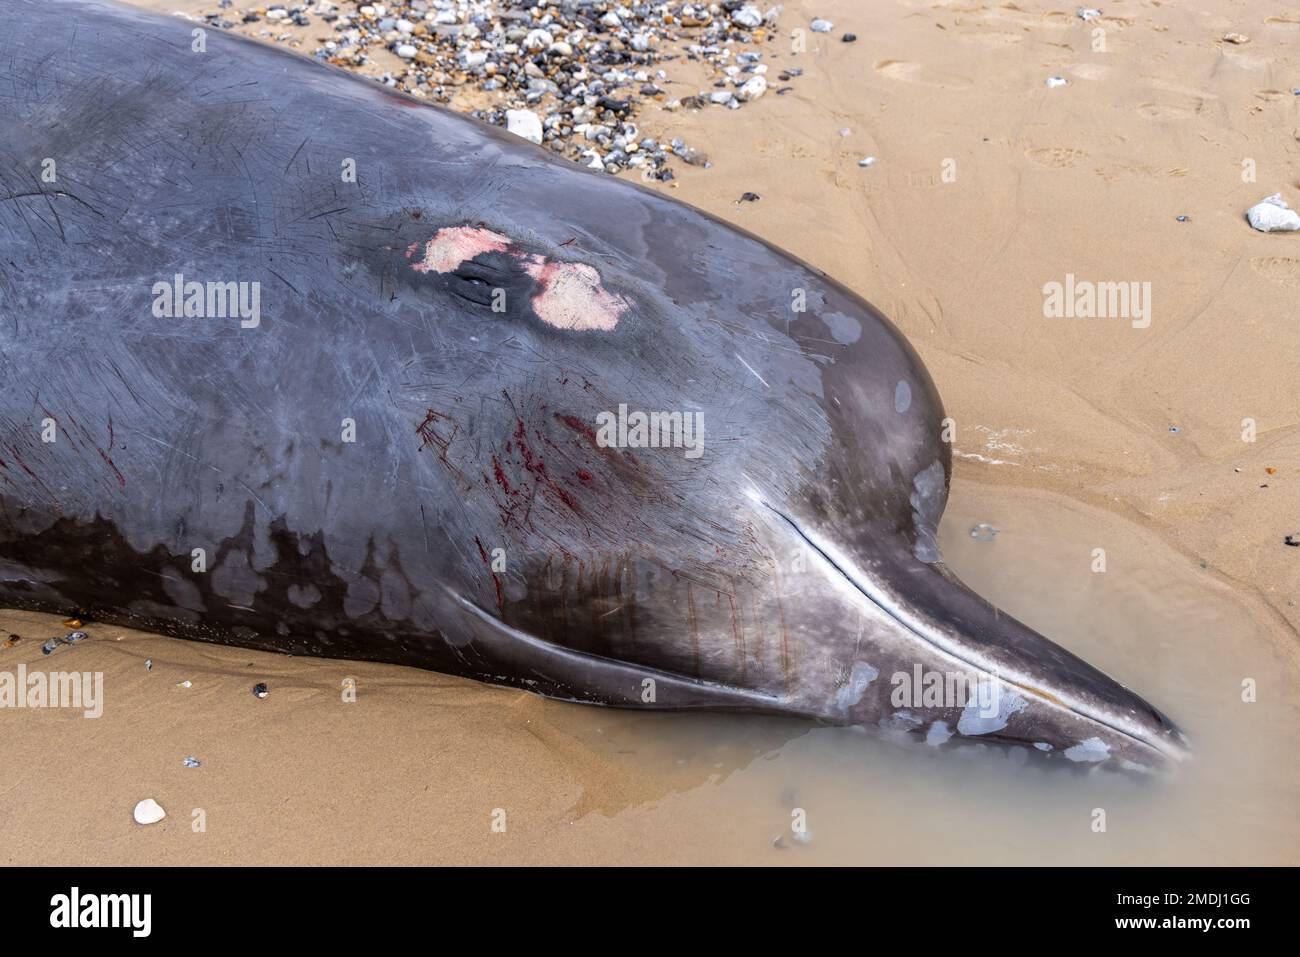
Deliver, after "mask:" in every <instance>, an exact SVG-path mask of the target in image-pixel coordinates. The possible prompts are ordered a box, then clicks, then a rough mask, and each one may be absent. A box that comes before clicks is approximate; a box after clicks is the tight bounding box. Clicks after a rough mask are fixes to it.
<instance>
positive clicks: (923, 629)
mask: <svg viewBox="0 0 1300 957" xmlns="http://www.w3.org/2000/svg"><path fill="white" fill-rule="evenodd" d="M760 501H761V503H762V504H763V505H764V506H765V507H766V508H768V509H770V510H771V511H772V512H773V513H774V514H775V515H777V516H778V517H779V518H780V519H781V520H782V521H784V522H785V523H786V524H787V525H789V526H790V527H791V528H792V529H794V532H795V534H796V535H798V536H799V538H800V539H802V540H803V542H804V543H805V544H806V545H807V546H808V547H809V548H811V549H812V550H813V551H814V552H815V553H816V554H817V555H819V556H820V557H821V558H822V559H823V560H824V561H825V562H826V563H827V564H828V565H830V566H831V568H833V569H835V571H836V572H837V573H838V574H839V575H840V576H842V577H843V579H844V580H845V581H846V582H847V583H848V584H849V585H850V586H851V587H852V588H853V589H854V590H855V591H857V592H858V593H859V594H860V595H861V596H862V597H864V598H866V599H867V601H869V602H870V603H871V604H872V605H874V606H875V607H876V608H878V609H879V610H880V611H882V612H883V613H884V614H885V615H887V616H888V617H889V618H890V619H892V620H893V621H894V622H895V623H896V624H898V625H899V626H900V627H902V628H904V629H905V630H906V631H908V632H910V633H911V634H912V635H914V636H915V637H916V638H918V639H920V640H921V641H922V642H924V643H925V644H927V645H930V646H931V647H933V648H935V649H937V650H939V651H941V652H943V653H944V654H947V655H951V656H952V657H954V658H956V659H957V660H958V661H960V662H962V663H963V664H966V665H969V666H970V667H972V668H975V669H977V670H978V671H981V672H984V673H987V674H990V675H992V676H993V677H994V678H996V679H998V680H999V681H1004V682H1006V683H1007V684H1009V685H1012V686H1013V687H1015V688H1018V689H1020V690H1022V691H1025V692H1027V693H1028V694H1030V695H1032V696H1033V697H1035V698H1037V699H1039V700H1041V701H1044V702H1046V703H1047V704H1048V705H1050V706H1055V707H1058V708H1060V709H1062V710H1065V711H1068V712H1070V713H1071V714H1075V715H1078V716H1079V717H1081V718H1084V719H1086V720H1088V721H1092V722H1094V723H1096V724H1099V725H1101V726H1102V727H1104V728H1107V729H1109V730H1111V731H1113V732H1115V733H1116V734H1119V735H1122V736H1124V737H1126V738H1128V739H1130V740H1132V741H1134V742H1136V743H1137V744H1140V745H1142V746H1143V747H1145V748H1148V749H1150V750H1152V751H1155V752H1157V753H1158V754H1161V755H1163V756H1165V757H1167V758H1171V759H1173V760H1175V761H1181V760H1182V759H1183V757H1184V754H1183V753H1182V752H1180V751H1178V750H1176V749H1175V748H1173V747H1172V746H1170V745H1167V744H1166V743H1165V742H1163V741H1160V740H1159V739H1158V738H1157V739H1151V738H1148V737H1145V736H1143V735H1141V734H1139V733H1134V732H1133V731H1130V730H1127V729H1126V728H1123V727H1120V726H1118V725H1116V724H1115V723H1113V722H1111V721H1108V720H1106V718H1105V717H1102V716H1100V715H1098V714H1096V713H1094V712H1093V711H1092V710H1091V709H1089V708H1087V707H1086V706H1084V705H1082V704H1080V703H1079V702H1077V701H1069V700H1066V699H1065V698H1063V697H1061V696H1058V695H1057V694H1054V693H1052V692H1047V691H1043V690H1041V689H1039V688H1038V687H1037V686H1036V685H1035V684H1034V683H1033V682H1031V681H1029V680H1028V679H1026V678H1024V677H1022V676H1019V675H1014V676H1012V675H1007V674H1004V673H1001V672H1000V671H998V670H996V669H994V668H992V667H990V666H989V665H988V664H987V663H985V662H981V661H979V660H978V659H976V660H972V658H971V657H969V656H967V655H964V654H962V653H960V651H959V650H958V649H957V648H956V647H954V644H955V643H954V642H952V641H951V640H945V639H944V638H943V637H942V636H940V635H939V634H938V633H937V631H936V629H934V628H933V627H931V626H928V625H927V624H926V623H925V622H923V621H921V620H918V619H917V618H915V617H914V616H911V615H908V614H907V613H906V612H905V611H904V610H903V609H901V608H899V607H898V606H897V604H896V603H895V602H893V601H891V600H890V597H889V596H888V594H887V593H885V592H884V591H883V590H881V589H877V588H873V587H872V585H871V584H870V580H869V578H868V577H867V576H866V575H863V574H861V573H860V572H859V573H856V574H855V571H856V569H855V568H854V566H853V565H851V564H850V562H849V561H848V560H846V559H837V558H836V557H835V556H834V555H832V554H831V553H830V551H829V549H828V548H827V547H826V546H824V545H822V544H821V543H819V542H818V541H816V540H815V539H814V538H813V537H812V536H811V535H810V534H809V533H807V532H806V531H804V529H803V528H802V527H801V526H800V525H799V523H798V522H796V521H795V520H794V519H793V518H792V517H790V516H789V515H787V514H786V513H785V512H783V511H782V510H781V509H779V508H777V507H776V506H775V505H773V504H772V503H771V502H768V501H766V500H764V499H760ZM1044 640H1047V639H1044ZM1112 680H1113V679H1112Z"/></svg>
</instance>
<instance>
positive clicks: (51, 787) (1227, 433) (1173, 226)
mask: <svg viewBox="0 0 1300 957" xmlns="http://www.w3.org/2000/svg"><path fill="white" fill-rule="evenodd" d="M178 5H179V4H165V5H164V6H167V7H173V6H178ZM194 6H195V7H197V8H199V9H204V10H206V9H207V8H206V7H205V6H203V5H201V4H196V5H194ZM1074 6H1075V5H1073V4H1072V5H1070V6H1068V7H1064V6H1060V7H1058V6H1054V5H1052V4H1048V3H1019V4H1007V5H1001V6H994V5H988V6H984V5H978V4H973V5H967V4H961V5H945V4H932V3H920V2H917V3H898V2H890V3H885V4H879V5H870V6H867V5H863V4H858V3H854V2H851V0H824V2H819V3H818V4H817V6H816V9H815V12H816V14H817V15H818V16H823V17H826V18H828V19H830V20H832V21H834V22H835V24H836V32H835V33H834V34H832V35H830V36H829V37H827V36H823V35H818V34H808V49H807V51H806V52H804V53H800V54H794V53H793V52H790V51H789V50H788V49H787V50H776V51H775V52H777V53H779V54H780V55H779V58H778V59H774V60H772V61H770V62H771V63H772V66H773V69H776V68H778V67H790V66H800V67H802V68H803V69H804V71H805V72H804V75H803V76H802V77H800V78H799V80H798V83H797V85H796V89H794V90H792V91H791V92H790V93H788V94H786V95H784V96H780V97H778V96H775V95H774V94H769V95H768V96H766V97H764V98H763V99H762V100H760V101H758V102H756V103H753V104H748V105H746V106H745V107H744V108H743V109H741V110H739V111H726V110H723V109H721V108H719V109H712V110H703V111H700V112H698V113H691V112H689V111H688V112H679V113H675V114H673V115H672V116H671V117H667V116H665V117H662V118H660V119H661V121H662V127H661V128H657V124H658V122H659V121H657V120H656V119H655V117H654V116H653V114H652V113H651V114H648V115H646V116H645V117H643V118H642V125H643V127H644V128H645V130H646V132H647V133H648V134H649V135H652V136H657V135H660V133H661V129H662V130H663V131H669V132H671V134H672V135H679V136H683V137H684V138H686V139H687V140H688V141H689V142H691V143H693V144H697V145H700V146H703V147H704V148H706V149H707V151H708V153H709V155H710V157H711V159H712V161H713V164H714V165H713V167H712V168H711V169H707V170H705V169H696V168H692V167H685V166H681V167H677V168H676V173H677V179H676V180H675V181H674V182H673V183H672V184H665V185H658V186H656V187H655V188H658V189H664V190H667V191H669V192H670V194H671V195H674V196H676V197H677V198H680V199H683V200H685V201H687V202H691V203H693V204H695V205H697V206H699V207H701V208H703V209H706V210H708V211H710V212H713V213H715V214H717V215H719V216H721V217H723V218H725V219H728V220H730V221H732V222H735V223H737V224H738V225H741V226H743V227H745V228H747V229H749V230H751V231H753V232H755V233H757V234H758V235H760V236H763V237H765V238H767V239H770V240H772V241H773V242H775V243H777V244H778V245H781V246H783V247H784V248H786V249H788V250H790V251H791V252H793V253H795V254H796V255H799V256H801V257H803V258H805V259H807V260H808V261H809V262H811V263H813V264H814V265H816V266H818V267H820V268H822V269H824V270H826V271H827V272H828V273H830V274H831V275H833V276H835V277H836V278H838V279H840V280H841V281H843V282H845V283H846V284H847V285H849V286H850V287H852V288H853V289H855V290H856V291H858V292H860V293H861V294H863V295H864V296H866V297H867V298H868V299H870V300H871V301H872V302H874V303H875V304H876V305H878V306H879V307H880V308H881V309H882V310H883V311H885V312H886V313H887V314H888V315H889V316H890V317H891V318H892V319H893V320H894V322H895V323H897V324H898V325H899V327H900V328H901V329H902V330H903V331H904V333H905V334H906V335H907V336H908V338H909V339H910V340H911V341H912V342H913V343H914V344H915V346H916V348H917V349H918V351H919V352H920V354H921V356H922V358H923V359H924V361H925V363H926V365H927V367H928V368H929V369H930V371H931V374H932V375H933V377H934V379H935V381H936V382H937V383H938V385H939V388H940V391H941V393H942V395H943V397H944V400H945V404H946V406H947V409H948V412H949V414H950V415H951V416H953V417H954V419H955V420H956V422H957V441H956V449H957V459H956V465H955V473H956V476H957V483H956V485H955V488H954V493H953V499H952V502H951V503H950V505H949V509H948V515H947V517H946V519H945V524H944V528H943V536H944V537H943V541H942V544H943V546H944V549H945V554H946V556H947V558H948V560H949V562H950V564H951V565H952V566H953V567H954V569H955V570H956V571H957V573H958V574H959V575H961V576H962V577H964V578H965V579H967V581H968V582H969V583H970V584H971V585H972V586H974V587H975V588H976V589H977V590H979V591H980V592H981V593H983V594H984V595H986V596H987V597H988V598H990V599H991V600H993V601H995V602H996V603H998V604H999V605H1001V606H1002V607H1003V608H1005V609H1006V610H1007V611H1009V612H1010V613H1012V614H1014V615H1016V616H1017V617H1020V618H1021V619H1023V620H1025V621H1026V622H1027V623H1028V624H1030V625H1032V626H1034V627H1035V628H1037V629H1038V630H1040V631H1042V632H1043V633H1045V634H1047V635H1049V636H1050V637H1052V638H1053V639H1054V640H1057V641H1059V642H1060V643H1061V644H1063V645H1065V646H1066V647H1068V648H1070V649H1071V650H1073V651H1075V652H1077V653H1079V654H1081V655H1082V656H1083V657H1084V658H1086V659H1088V660H1089V661H1092V662H1093V663H1095V664H1097V665H1098V666H1099V667H1101V668H1103V670H1106V671H1107V672H1109V673H1111V674H1112V675H1114V676H1116V677H1117V678H1119V679H1120V680H1122V681H1123V682H1124V683H1125V684H1127V685H1129V686H1131V687H1134V688H1136V689H1138V690H1140V691H1141V692H1142V693H1143V694H1144V696H1146V697H1148V698H1149V699H1150V700H1152V701H1154V702H1157V703H1159V704H1160V705H1161V707H1162V708H1164V709H1165V710H1167V711H1168V712H1169V713H1170V714H1171V715H1172V716H1173V717H1174V718H1175V720H1177V721H1178V722H1179V723H1180V724H1181V725H1182V726H1183V727H1184V728H1185V729H1186V730H1187V731H1188V733H1189V734H1190V735H1191V737H1192V739H1193V743H1194V746H1195V751H1196V755H1195V759H1194V760H1193V761H1192V762H1191V763H1190V764H1188V765H1187V767H1185V768H1183V769H1182V770H1181V771H1180V772H1179V773H1178V774H1177V775H1175V776H1173V777H1171V778H1169V779H1167V780H1166V779H1153V780H1136V781H1135V780H1131V779H1129V778H1127V777H1123V776H1120V775H1115V774H1110V773H1093V774H1087V775H1084V774H1081V773H1079V772H1078V771H1076V770H1073V769H1058V768H1055V767H1052V766H1050V765H1048V764H1046V763H1045V762H1041V761H1035V760H1027V761H1024V763H1021V759H1022V758H1030V759H1032V758H1033V757H1034V756H1033V755H1026V754H1025V753H1024V752H1004V751H1001V750H1000V749H985V750H980V749H977V748H964V749H953V750H949V749H945V750H944V752H943V753H936V752H934V751H933V750H927V749H924V748H917V747H906V746H902V745H899V744H895V743H891V742H888V741H882V740H880V739H879V738H877V737H876V736H875V735H868V734H864V733H860V732H853V731H845V730H837V729H827V728H812V727H809V726H807V725H804V724H800V723H797V722H791V721H779V720H770V719H757V718H743V717H722V716H673V715H654V716H647V715H644V714H630V713H623V712H615V711H608V710H601V709H592V708H582V707H578V706H574V705H567V704H563V703H559V702H551V701H545V700H542V699H539V698H536V697H533V696H530V695H527V694H523V693H519V692H514V691H506V690H501V689H496V688H490V687H487V686H483V685H478V684H474V683H472V682H466V681H461V680H458V679H452V678H448V677H445V676H440V675H435V674H429V673H426V672H420V671H415V670H411V669H402V668H395V667H389V666H376V665H362V664H354V663H345V662H330V661H315V660H306V659H291V658H287V657H282V656H273V655H265V654H259V653H254V652H245V651H240V650H236V649H226V648H216V647H209V646H205V645H199V644H193V643H186V642H181V641H176V640H172V639H166V638H158V637H151V636H146V635H141V634H139V633H134V632H129V631H125V630H123V629H117V628H112V627H107V626H94V625H92V626H90V627H89V628H88V629H87V630H88V631H89V632H90V634H91V639H90V640H89V641H87V642H83V643H80V644H78V645H76V646H72V647H60V648H59V649H58V650H57V651H56V652H55V654H54V655H52V656H51V657H50V658H48V659H43V658H42V656H41V653H40V643H41V642H42V641H43V640H45V639H46V638H49V637H51V636H53V635H54V634H59V633H62V632H63V631H65V630H66V629H63V628H62V626H61V625H60V623H59V622H58V621H57V620H55V619H49V618H45V617H42V616H33V615H28V614H19V613H10V612H5V613H0V628H8V629H9V630H12V631H16V632H17V633H19V634H21V635H22V636H23V640H22V641H20V642H19V643H18V644H17V645H15V646H14V647H13V648H11V649H7V650H3V651H0V669H7V670H12V669H13V668H16V667H17V664H18V663H19V662H27V663H28V664H29V665H30V666H32V667H46V668H53V667H59V668H69V669H71V668H75V669H77V670H102V671H104V672H105V684H106V688H107V696H108V703H107V705H106V708H105V713H104V716H103V717H102V718H99V719H96V720H86V719H84V718H81V717H80V716H78V715H76V714H75V713H68V712H60V711H12V712H6V713H4V714H3V718H4V721H5V724H4V725H3V728H4V734H3V735H0V763H2V764H3V766H4V767H5V768H6V769H12V771H11V773H10V774H7V775H6V780H5V782H4V783H3V784H2V785H0V794H3V807H4V813H3V814H2V815H0V837H3V842H2V844H0V846H3V848H4V852H3V857H2V858H0V859H3V860H4V862H5V863H83V862H104V863H108V862H113V863H138V864H143V863H155V862H157V863H211V862H215V863H273V862H274V863H327V862H339V863H381V862H392V863H451V862H484V863H505V862H511V863H522V862H558V863H579V862H626V863H721V862H743V863H780V864H804V863H908V864H929V863H944V862H953V863H967V862H969V863H975V862H980V863H1012V862H1024V863H1072V862H1077V863H1110V862H1114V863H1153V864H1156V863H1158V864H1172V863H1236V864H1258V863H1296V862H1297V861H1300V824H1297V815H1296V811H1297V810H1300V771H1298V770H1297V767H1296V761H1295V755H1296V753H1297V745H1298V744H1300V741H1298V740H1297V738H1298V736H1300V732H1298V730H1297V729H1300V720H1298V719H1300V680H1298V679H1300V664H1298V655H1297V650H1298V649H1300V643H1298V641H1297V638H1298V636H1297V625H1298V624H1300V613H1298V611H1297V607H1296V598H1297V592H1298V591H1300V587H1298V586H1300V549H1297V548H1291V547H1287V546H1286V545H1284V544H1283V539H1284V537H1285V536H1286V535H1287V534H1298V535H1300V491H1298V490H1300V457H1298V456H1297V451H1300V431H1298V430H1297V413H1296V401H1295V397H1296V389H1297V382H1300V375H1298V372H1300V349H1297V344H1298V343H1300V338H1298V335H1300V333H1298V330H1297V327H1296V321H1297V318H1296V314H1295V313H1296V305H1297V302H1298V301H1300V300H1298V299H1297V296H1298V295H1300V235H1296V234H1291V235H1264V234H1260V233H1256V232H1254V231H1252V230H1251V229H1250V228H1249V227H1248V226H1247V225H1246V223H1245V222H1244V220H1243V218H1242V213H1243V211H1244V210H1245V209H1246V208H1247V207H1248V206H1250V205H1251V204H1253V203H1255V202H1256V201H1258V200H1259V199H1261V198H1262V197H1264V196H1265V195H1268V194H1269V193H1273V192H1276V191H1279V190H1280V191H1282V193H1283V196H1284V198H1286V199H1287V200H1288V201H1289V202H1290V203H1291V205H1292V206H1297V205H1300V183H1298V182H1297V180H1298V179H1300V170H1298V168H1297V167H1296V165H1295V161H1294V156H1295V153H1296V150H1297V143H1298V142H1300V97H1297V96H1294V95H1292V93H1291V90H1292V88H1294V87H1300V47H1297V45H1296V41H1297V40H1300V15H1296V14H1295V13H1294V12H1287V11H1286V9H1285V8H1284V7H1283V6H1281V5H1278V4H1273V3H1264V2H1246V3H1243V4H1240V5H1237V6H1235V7H1234V8H1233V10H1232V12H1231V14H1229V13H1227V12H1220V9H1219V7H1218V6H1217V5H1215V4H1212V3H1209V2H1208V0H1202V2H1200V3H1197V4H1192V5H1190V6H1187V5H1184V6H1180V7H1172V6H1157V5H1155V4H1151V3H1134V2H1122V3H1113V4H1109V5H1103V9H1104V10H1105V16H1104V17H1103V18H1102V20H1101V21H1100V22H1099V23H1091V24H1084V23H1083V22H1081V21H1079V20H1078V19H1077V18H1076V17H1075V16H1074ZM813 13H814V8H813V7H812V6H811V5H810V4H806V3H801V2H796V3H788V4H786V8H785V13H784V14H783V16H782V19H781V24H782V27H783V28H785V29H789V28H791V27H795V26H806V24H807V23H808V21H809V20H810V19H811V15H812V14H813ZM1098 27H1100V28H1101V29H1103V30H1104V31H1105V34H1104V37H1105V43H1106V51H1105V52H1094V51H1093V49H1092V36H1093V35H1092V31H1093V30H1094V29H1096V28H1098ZM845 30H851V31H852V32H854V33H856V34H857V35H858V37H859V40H858V41H857V42H856V43H852V44H845V43H842V42H840V40H839V35H840V34H841V33H842V32H844V31H845ZM1229 31H1235V32H1240V33H1243V34H1246V35H1247V36H1249V37H1250V38H1251V39H1250V42H1249V43H1247V44H1242V45H1234V44H1230V43H1225V42H1224V41H1223V40H1222V39H1221V38H1222V36H1223V35H1224V34H1225V33H1227V32H1229ZM1054 75H1059V76H1062V77H1065V78H1067V79H1068V80H1069V84H1068V85H1067V86H1064V87H1060V88H1055V89H1048V88H1047V87H1045V85H1044V79H1045V78H1046V77H1048V76H1054ZM692 92H693V91H692ZM843 129H848V131H849V133H848V135H847V136H845V135H841V130H843ZM868 155H871V156H875V157H877V162H876V164H875V165H874V166H872V167H870V168H862V167H860V166H859V165H858V161H859V160H860V159H861V158H863V157H864V156H868ZM1244 160H1253V163H1254V168H1255V170H1256V176H1257V181H1256V182H1243V181H1242V172H1243V161H1244ZM949 161H951V162H949ZM948 172H955V177H954V176H948V175H946V174H947V173H948ZM747 191H752V192H755V193H757V194H759V195H760V197H761V199H759V200H758V201H756V202H749V203H739V202H738V199H739V197H740V195H741V194H742V193H744V192H747ZM1180 215H1183V216H1186V217H1188V219H1187V221H1186V222H1179V221H1178V219H1177V217H1178V216H1180ZM1067 274H1073V275H1075V276H1076V277H1077V278H1079V279H1085V280H1092V281H1100V282H1110V281H1113V282H1120V281H1137V282H1150V283H1151V288H1152V298H1151V304H1152V311H1151V323H1150V326H1149V327H1147V328H1133V327H1132V325H1131V323H1130V322H1129V321H1128V320H1126V319H1048V318H1045V317H1044V315H1043V293H1042V289H1043V287H1044V285H1045V284H1046V283H1050V282H1054V281H1056V282H1063V281H1065V278H1066V275H1067ZM1243 419H1252V420H1254V422H1255V423H1256V424H1257V439H1256V441H1254V442H1245V441H1243V440H1242V430H1243V425H1242V422H1243ZM1174 429H1176V430H1177V431H1173V430H1174ZM1270 470H1271V471H1270ZM976 522H988V523H990V524H992V525H994V526H995V527H997V528H998V529H999V530H1000V531H999V533H998V535H997V536H996V537H995V538H994V539H993V541H991V542H977V541H975V540H974V539H972V538H971V537H970V536H969V534H968V531H969V529H970V527H971V526H972V525H973V524H975V523H976ZM1095 548H1104V549H1105V550H1106V553H1107V571H1106V572H1105V573H1101V574H1098V573H1095V572H1093V571H1092V570H1091V567H1090V566H1091V561H1092V550H1093V549H1095ZM119 638H120V640H118V639H119ZM146 658H151V659H152V661H153V669H152V670H146V669H145V667H144V664H143V662H144V660H145V659H146ZM345 676H354V677H355V678H356V679H357V683H358V695H357V699H358V700H357V701H356V703H353V704H345V703H343V702H342V701H341V700H340V681H341V679H342V678H343V677H345ZM1244 678H1254V679H1255V680H1256V681H1257V683H1258V688H1259V697H1258V701H1256V702H1255V703H1250V704H1247V703H1244V702H1243V701H1242V700H1241V682H1242V680H1243V679H1244ZM187 679H188V680H190V681H192V686H191V687H190V688H188V689H183V688H180V687H178V686H177V682H180V681H182V680H187ZM257 681H265V682H267V684H268V685H269V686H270V689H271V693H270V696H269V697H268V698H267V699H266V700H264V701H259V700H257V699H256V698H255V697H254V696H253V695H252V694H251V691H250V689H251V687H252V685H253V684H254V683H255V682H257ZM187 755H194V756H196V757H198V758H200V759H201V760H202V762H203V763H202V765H201V767H198V768H193V769H191V768H185V767H183V766H182V763H181V762H182V760H183V758H184V757H186V756H187ZM1013 755H1014V756H1013ZM147 796H152V797H155V798H156V799H157V800H158V801H159V803H161V804H162V805H163V807H164V808H166V809H167V812H168V818H167V819H166V820H165V821H164V822H163V823H161V824H159V825H156V826H154V827H152V828H140V827H137V826H135V825H134V824H132V822H131V819H130V813H131V808H132V806H133V805H134V804H135V802H136V801H137V800H139V799H140V798H143V797H147ZM194 808H202V809H203V810H204V811H205V812H206V823H207V830H206V831H205V832H204V833H194V831H193V830H192V829H191V811H192V809H194ZM497 808H500V809H503V810H504V811H505V814H506V822H507V827H506V830H505V832H504V833H493V832H492V830H491V828H490V824H491V820H492V814H493V810H494V809H497ZM793 808H803V809H804V810H806V811H807V814H808V821H809V828H810V831H811V834H812V840H811V842H810V843H808V844H806V845H805V844H800V843H797V842H795V841H794V840H793V837H792V835H791V834H790V833H789V823H790V814H791V810H792V809H793ZM1097 808H1101V809H1104V810H1105V811H1106V812H1107V830H1106V832H1105V833H1094V832H1093V831H1092V829H1091V827H1090V824H1091V822H1092V820H1093V811H1094V809H1097ZM778 836H781V837H782V839H781V842H780V843H781V845H782V846H780V847H777V846H774V845H773V840H774V839H775V838H777V837H778Z"/></svg>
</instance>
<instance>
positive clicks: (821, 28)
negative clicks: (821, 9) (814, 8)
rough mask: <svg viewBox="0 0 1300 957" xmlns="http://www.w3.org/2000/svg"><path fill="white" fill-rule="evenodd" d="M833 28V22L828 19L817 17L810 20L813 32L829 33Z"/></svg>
mask: <svg viewBox="0 0 1300 957" xmlns="http://www.w3.org/2000/svg"><path fill="white" fill-rule="evenodd" d="M834 29H835V24H833V23H831V22H830V21H829V20H822V19H817V20H814V21H813V22H812V32H813V33H830V32H831V31H832V30H834Z"/></svg>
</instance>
